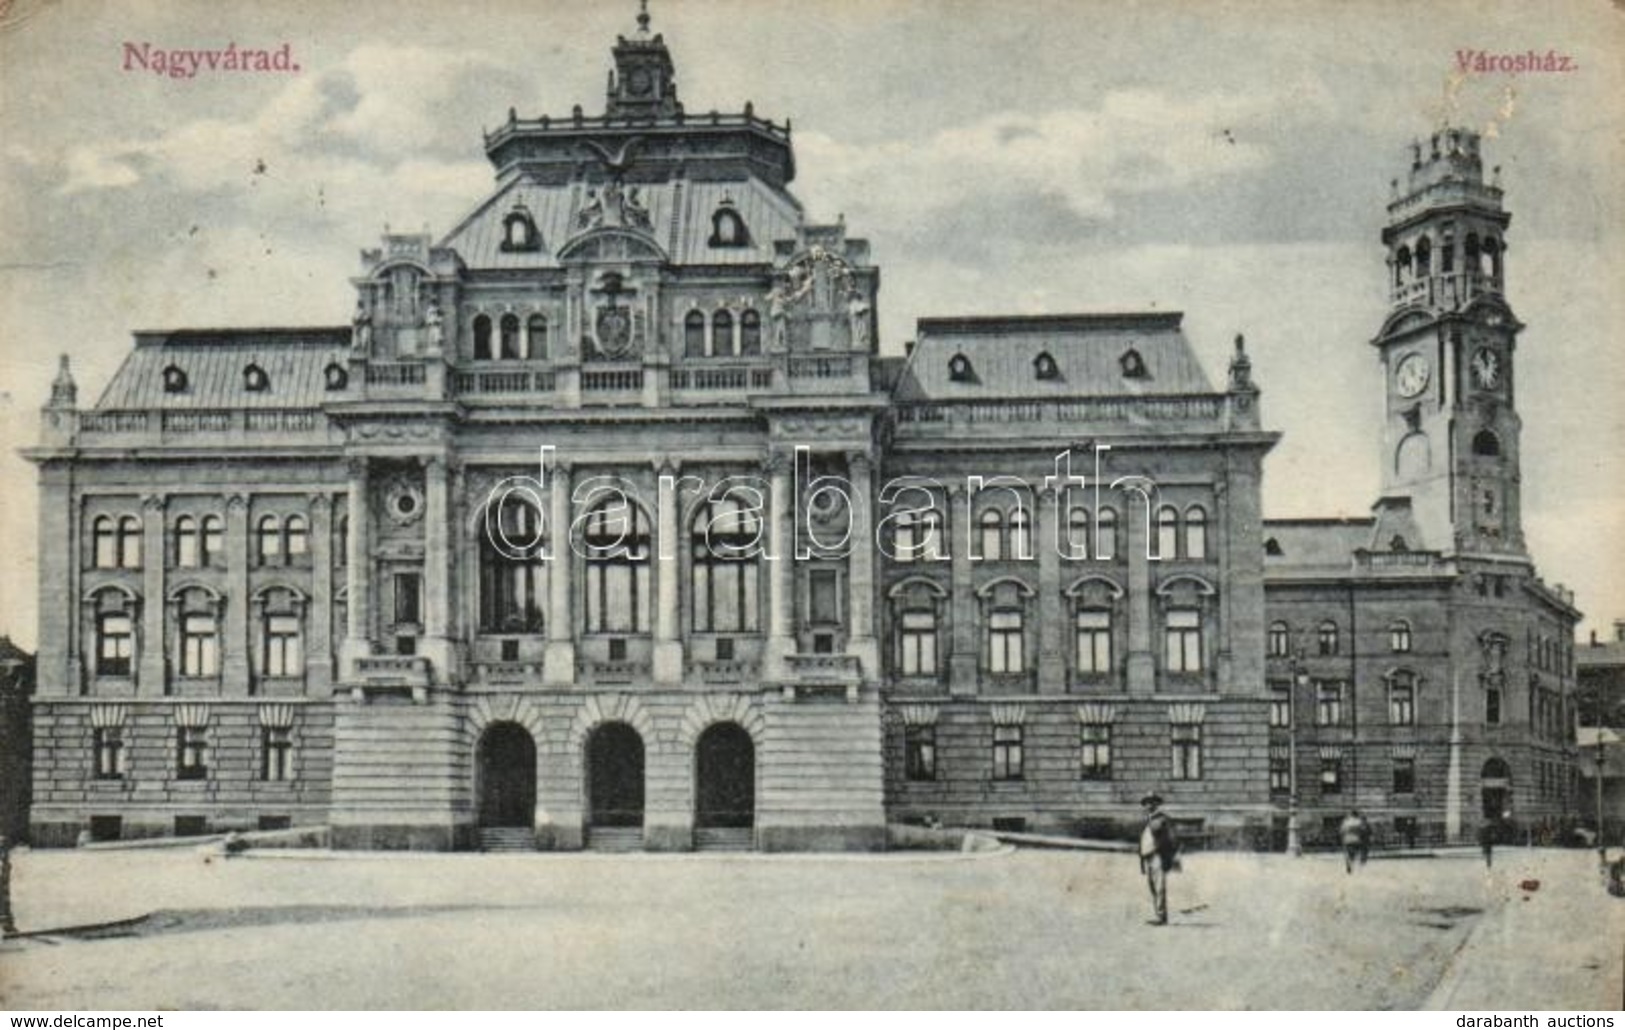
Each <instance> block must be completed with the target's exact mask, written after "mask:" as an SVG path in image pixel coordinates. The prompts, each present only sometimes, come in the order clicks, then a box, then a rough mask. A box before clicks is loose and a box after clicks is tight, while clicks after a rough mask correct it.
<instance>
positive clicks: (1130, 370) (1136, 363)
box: [1117, 347, 1146, 379]
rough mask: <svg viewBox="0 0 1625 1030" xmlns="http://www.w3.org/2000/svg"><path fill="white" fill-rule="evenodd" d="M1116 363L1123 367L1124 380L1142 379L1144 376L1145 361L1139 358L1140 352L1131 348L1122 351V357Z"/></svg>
mask: <svg viewBox="0 0 1625 1030" xmlns="http://www.w3.org/2000/svg"><path fill="white" fill-rule="evenodd" d="M1117 363H1118V364H1120V365H1122V366H1123V378H1124V379H1144V378H1145V376H1146V371H1145V359H1144V358H1142V357H1140V352H1139V351H1137V350H1135V349H1134V348H1133V347H1130V348H1129V349H1128V350H1126V351H1124V352H1123V356H1122V357H1120V358H1118V359H1117Z"/></svg>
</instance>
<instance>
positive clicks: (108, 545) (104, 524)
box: [91, 515, 118, 569]
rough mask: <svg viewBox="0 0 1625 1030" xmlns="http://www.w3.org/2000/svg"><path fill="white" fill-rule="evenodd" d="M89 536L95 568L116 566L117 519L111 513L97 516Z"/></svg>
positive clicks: (114, 567) (113, 567) (112, 567)
mask: <svg viewBox="0 0 1625 1030" xmlns="http://www.w3.org/2000/svg"><path fill="white" fill-rule="evenodd" d="M91 536H92V540H93V543H94V546H93V548H92V550H93V551H94V552H95V565H96V568H98V569H116V568H118V521H117V520H116V519H114V518H113V517H112V516H111V515H99V516H97V518H96V522H95V524H94V527H93V529H92V531H91Z"/></svg>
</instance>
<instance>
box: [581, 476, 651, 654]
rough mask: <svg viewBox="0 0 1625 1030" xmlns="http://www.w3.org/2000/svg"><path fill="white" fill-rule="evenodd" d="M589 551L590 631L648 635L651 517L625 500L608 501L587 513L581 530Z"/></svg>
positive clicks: (588, 605) (588, 603) (619, 498)
mask: <svg viewBox="0 0 1625 1030" xmlns="http://www.w3.org/2000/svg"><path fill="white" fill-rule="evenodd" d="M582 544H583V546H584V550H585V552H586V559H585V563H586V569H587V577H586V593H587V612H586V614H587V632H588V633H647V632H648V631H649V519H648V516H646V515H645V514H644V513H643V509H642V508H641V507H639V506H638V505H637V504H635V503H633V502H632V501H630V500H628V499H626V498H625V497H624V495H623V496H620V497H617V498H615V499H611V500H604V501H601V502H599V503H598V504H596V505H594V506H593V508H592V510H591V511H589V512H588V513H587V517H586V523H585V526H584V527H583V532H582Z"/></svg>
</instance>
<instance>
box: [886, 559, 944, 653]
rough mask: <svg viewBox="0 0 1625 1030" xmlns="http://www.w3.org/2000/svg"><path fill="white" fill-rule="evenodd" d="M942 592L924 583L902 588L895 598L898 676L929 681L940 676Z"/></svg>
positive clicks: (896, 591)
mask: <svg viewBox="0 0 1625 1030" xmlns="http://www.w3.org/2000/svg"><path fill="white" fill-rule="evenodd" d="M941 601H942V595H941V593H940V591H938V590H936V589H935V588H933V587H932V586H930V585H928V584H926V583H924V582H921V581H918V580H916V581H914V582H912V583H909V584H906V585H902V584H900V585H899V586H898V588H897V589H896V590H895V591H894V592H893V594H892V623H893V625H894V626H895V628H896V643H897V651H896V661H897V673H898V675H900V676H917V677H929V676H936V675H938V674H939V673H940V671H941V667H940V665H939V664H938V653H939V652H940V651H941V648H940V647H938V646H937V645H938V640H937V632H938V630H939V628H940V625H941V619H940V617H939V611H938V609H939V606H940V604H941Z"/></svg>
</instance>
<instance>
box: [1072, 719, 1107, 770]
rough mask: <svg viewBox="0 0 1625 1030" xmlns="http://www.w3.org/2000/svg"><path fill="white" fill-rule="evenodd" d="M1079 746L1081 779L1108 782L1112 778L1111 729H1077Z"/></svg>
mask: <svg viewBox="0 0 1625 1030" xmlns="http://www.w3.org/2000/svg"><path fill="white" fill-rule="evenodd" d="M1078 742H1079V746H1080V748H1081V751H1082V767H1083V778H1084V779H1086V780H1109V779H1111V778H1112V728H1111V727H1110V726H1105V725H1102V726H1090V725H1084V726H1081V727H1079V736H1078Z"/></svg>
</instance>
